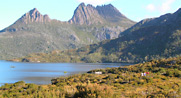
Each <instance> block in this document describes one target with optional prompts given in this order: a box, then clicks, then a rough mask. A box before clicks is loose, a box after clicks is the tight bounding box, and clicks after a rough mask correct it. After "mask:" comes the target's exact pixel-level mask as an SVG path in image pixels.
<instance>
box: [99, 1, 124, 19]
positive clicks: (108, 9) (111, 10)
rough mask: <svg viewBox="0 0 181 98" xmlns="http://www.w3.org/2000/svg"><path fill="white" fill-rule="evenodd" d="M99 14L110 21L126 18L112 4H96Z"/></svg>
mask: <svg viewBox="0 0 181 98" xmlns="http://www.w3.org/2000/svg"><path fill="white" fill-rule="evenodd" d="M96 9H97V11H98V13H99V15H101V16H102V17H104V19H106V20H108V21H110V22H117V21H118V20H121V19H127V18H126V17H125V16H124V15H123V14H121V13H120V12H119V10H118V9H116V8H115V7H114V6H113V5H112V4H108V5H103V6H97V7H96Z"/></svg>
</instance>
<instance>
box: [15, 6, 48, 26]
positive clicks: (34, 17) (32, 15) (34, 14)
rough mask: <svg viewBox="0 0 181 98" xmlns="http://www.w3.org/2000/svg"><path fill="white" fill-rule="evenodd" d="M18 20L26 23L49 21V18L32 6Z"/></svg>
mask: <svg viewBox="0 0 181 98" xmlns="http://www.w3.org/2000/svg"><path fill="white" fill-rule="evenodd" d="M18 21H19V22H23V23H25V24H28V23H32V22H41V23H44V22H50V21H51V19H50V18H49V16H48V15H42V14H40V12H39V11H38V10H37V9H36V8H34V9H32V10H30V11H29V12H28V13H26V14H24V15H23V16H22V17H21V18H20V19H19V20H18Z"/></svg>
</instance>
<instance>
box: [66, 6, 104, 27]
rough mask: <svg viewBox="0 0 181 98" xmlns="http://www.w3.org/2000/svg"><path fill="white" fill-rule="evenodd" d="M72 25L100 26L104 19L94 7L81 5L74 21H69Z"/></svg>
mask: <svg viewBox="0 0 181 98" xmlns="http://www.w3.org/2000/svg"><path fill="white" fill-rule="evenodd" d="M69 23H71V24H80V25H82V24H87V25H90V24H98V23H103V21H102V17H101V16H100V15H99V13H98V11H97V10H96V8H95V7H93V6H92V5H87V6H86V5H85V4H84V3H81V4H80V5H79V6H78V7H77V8H76V10H75V11H74V15H73V17H72V19H70V20H69Z"/></svg>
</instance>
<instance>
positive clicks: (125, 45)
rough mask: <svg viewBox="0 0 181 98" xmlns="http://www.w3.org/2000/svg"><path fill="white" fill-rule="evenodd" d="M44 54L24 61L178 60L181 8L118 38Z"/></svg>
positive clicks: (138, 26)
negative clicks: (175, 58)
mask: <svg viewBox="0 0 181 98" xmlns="http://www.w3.org/2000/svg"><path fill="white" fill-rule="evenodd" d="M42 55H43V56H42ZM42 55H38V54H33V55H29V56H28V57H25V58H23V59H27V60H28V61H29V62H36V61H37V60H38V61H40V62H87V63H96V62H101V63H107V62H108V63H111V62H132V63H135V62H136V63H138V62H143V61H150V60H153V59H160V58H170V57H177V56H180V55H181V9H179V10H178V11H176V12H175V13H173V14H165V15H162V16H160V17H157V18H152V19H146V20H142V21H140V22H139V23H137V24H135V25H134V26H132V27H131V28H129V29H127V30H125V31H124V32H122V33H121V34H120V37H119V38H116V39H112V40H106V41H101V42H99V43H97V44H91V45H88V46H86V47H81V48H78V49H75V50H67V51H59V52H58V53H56V52H55V51H53V52H50V53H47V54H42ZM52 56H54V58H51V57H52ZM65 57H66V58H65ZM34 58H36V60H35V59H34ZM19 61H22V59H19Z"/></svg>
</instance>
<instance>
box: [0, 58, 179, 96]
mask: <svg viewBox="0 0 181 98" xmlns="http://www.w3.org/2000/svg"><path fill="white" fill-rule="evenodd" d="M98 71H99V72H102V74H100V75H97V74H94V73H95V72H98ZM144 72H147V74H146V76H142V75H141V73H144ZM148 72H149V73H148ZM51 82H52V84H50V85H35V84H26V83H24V82H23V81H19V82H17V83H14V84H5V85H4V86H2V87H1V88H0V97H1V98H9V97H15V98H16V97H17V98H19V97H20V98H27V97H29V98H30V97H31V98H57V97H60V98H125V97H132V98H135V97H142V98H165V97H166V98H179V97H180V96H181V57H177V58H169V59H161V60H152V61H150V62H146V63H140V64H136V65H130V66H125V67H119V68H107V69H97V70H92V71H89V72H88V73H85V74H77V75H72V76H68V77H59V78H56V79H52V80H51Z"/></svg>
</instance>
